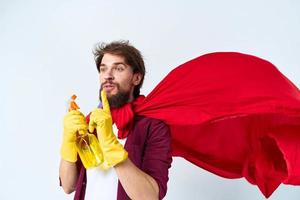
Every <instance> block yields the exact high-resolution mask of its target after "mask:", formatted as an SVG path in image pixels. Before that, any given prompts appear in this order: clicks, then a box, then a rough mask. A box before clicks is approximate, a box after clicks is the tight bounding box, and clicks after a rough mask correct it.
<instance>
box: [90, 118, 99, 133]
mask: <svg viewBox="0 0 300 200" xmlns="http://www.w3.org/2000/svg"><path fill="white" fill-rule="evenodd" d="M96 126H97V125H96V123H95V122H94V120H92V119H90V122H89V132H90V133H93V132H94V130H95V128H96Z"/></svg>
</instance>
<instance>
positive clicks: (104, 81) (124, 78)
mask: <svg viewBox="0 0 300 200" xmlns="http://www.w3.org/2000/svg"><path fill="white" fill-rule="evenodd" d="M99 69H100V73H99V75H100V83H101V88H100V91H101V90H104V91H105V92H106V94H107V99H108V101H109V103H110V106H111V107H121V106H122V105H124V104H125V103H127V102H129V101H132V100H133V99H134V98H133V89H134V87H135V86H136V85H138V84H139V82H140V80H141V75H140V74H138V73H136V74H134V73H133V71H132V68H131V67H130V66H129V65H127V64H126V63H125V59H124V58H123V57H122V56H118V55H114V54H109V53H106V54H104V56H103V58H102V61H101V64H100V68H99Z"/></svg>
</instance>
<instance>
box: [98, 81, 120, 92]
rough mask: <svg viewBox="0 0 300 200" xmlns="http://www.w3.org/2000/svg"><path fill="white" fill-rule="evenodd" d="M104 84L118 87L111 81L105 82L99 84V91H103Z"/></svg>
mask: <svg viewBox="0 0 300 200" xmlns="http://www.w3.org/2000/svg"><path fill="white" fill-rule="evenodd" d="M105 84H110V85H114V86H118V84H117V83H114V82H112V81H105V82H103V83H101V85H100V89H101V90H102V89H103V85H105Z"/></svg>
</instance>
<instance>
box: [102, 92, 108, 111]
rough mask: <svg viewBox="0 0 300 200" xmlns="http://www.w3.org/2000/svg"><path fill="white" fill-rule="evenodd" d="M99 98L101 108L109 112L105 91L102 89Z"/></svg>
mask: <svg viewBox="0 0 300 200" xmlns="http://www.w3.org/2000/svg"><path fill="white" fill-rule="evenodd" d="M101 100H102V106H103V110H104V111H105V112H108V113H110V108H109V103H108V100H107V96H106V93H105V91H104V90H102V91H101Z"/></svg>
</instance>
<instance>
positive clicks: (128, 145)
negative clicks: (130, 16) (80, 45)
mask: <svg viewBox="0 0 300 200" xmlns="http://www.w3.org/2000/svg"><path fill="white" fill-rule="evenodd" d="M94 55H95V61H96V65H97V69H98V72H99V77H100V84H101V87H100V95H99V96H100V100H101V102H102V106H101V105H100V108H97V109H95V110H94V111H93V112H92V113H91V114H90V115H89V117H87V118H89V119H87V121H88V122H86V119H85V117H84V116H83V114H82V113H80V112H79V111H71V112H69V113H68V114H67V115H66V116H65V118H64V134H63V142H62V147H61V157H62V159H61V163H60V180H61V185H62V187H63V189H64V191H65V192H66V193H68V194H69V193H72V192H73V191H74V190H76V194H75V199H84V196H85V189H86V198H87V199H93V200H96V199H115V198H116V197H117V199H162V198H163V197H164V196H165V194H166V192H167V181H168V169H169V168H170V166H171V162H172V157H171V139H170V133H169V128H168V126H166V125H165V124H164V123H163V122H161V121H159V120H156V119H151V118H146V117H142V116H133V115H132V114H130V113H132V109H131V106H133V105H134V102H135V101H138V99H140V98H141V97H140V96H139V94H140V88H141V86H142V84H143V80H144V75H145V67H144V62H143V59H142V56H141V54H140V52H139V51H138V50H137V49H136V48H135V47H133V46H132V45H130V44H129V43H128V42H125V41H119V42H112V43H109V44H102V45H100V46H98V47H97V48H96V49H95V52H94ZM110 107H111V110H110ZM128 113H129V114H128ZM113 122H115V123H116V125H117V127H118V128H119V134H118V138H117V137H116V135H115V133H116V132H117V131H116V130H115V131H113V127H112V126H113ZM114 128H115V129H116V127H114ZM88 130H89V131H90V132H91V133H93V132H94V133H95V134H96V135H97V137H98V141H99V144H100V147H101V149H102V152H103V155H102V156H103V162H102V163H101V165H100V167H97V168H95V169H92V170H87V172H85V170H84V168H83V167H82V164H81V162H80V159H78V156H77V151H76V148H75V141H76V133H77V132H81V131H88ZM103 169H105V170H103ZM86 179H87V180H88V182H86ZM85 184H86V185H87V186H86V185H85Z"/></svg>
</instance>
